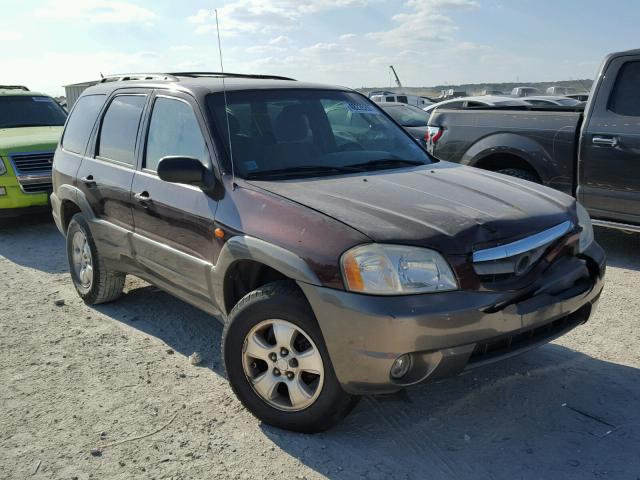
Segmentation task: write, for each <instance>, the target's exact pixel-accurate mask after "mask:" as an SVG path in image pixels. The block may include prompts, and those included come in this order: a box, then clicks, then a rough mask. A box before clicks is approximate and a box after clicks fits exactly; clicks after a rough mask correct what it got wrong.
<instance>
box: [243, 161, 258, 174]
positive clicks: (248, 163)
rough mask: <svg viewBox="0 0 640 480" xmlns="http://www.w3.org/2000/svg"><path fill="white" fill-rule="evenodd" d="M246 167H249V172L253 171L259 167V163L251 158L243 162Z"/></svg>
mask: <svg viewBox="0 0 640 480" xmlns="http://www.w3.org/2000/svg"><path fill="white" fill-rule="evenodd" d="M243 163H244V166H245V168H246V169H247V171H249V172H253V171H254V170H257V169H258V164H257V163H256V162H254V161H253V160H249V161H246V162H243Z"/></svg>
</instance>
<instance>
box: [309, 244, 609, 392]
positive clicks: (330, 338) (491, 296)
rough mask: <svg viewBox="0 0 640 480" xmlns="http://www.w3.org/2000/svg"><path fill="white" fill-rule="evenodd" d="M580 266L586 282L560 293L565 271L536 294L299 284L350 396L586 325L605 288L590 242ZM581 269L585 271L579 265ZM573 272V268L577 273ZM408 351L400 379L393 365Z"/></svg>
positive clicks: (488, 358)
mask: <svg viewBox="0 0 640 480" xmlns="http://www.w3.org/2000/svg"><path fill="white" fill-rule="evenodd" d="M583 257H584V258H583V260H581V261H580V264H581V265H586V266H588V271H589V273H588V278H586V277H585V278H582V279H580V284H579V285H577V286H572V287H571V288H569V287H567V288H564V289H560V291H559V289H558V288H557V285H558V282H560V283H562V280H563V278H562V277H563V275H564V276H569V275H570V273H571V272H569V270H570V269H571V268H573V267H575V263H577V262H578V260H577V259H574V260H575V262H574V263H571V262H568V264H567V272H566V273H565V272H563V271H559V272H558V271H556V273H555V274H554V277H553V278H543V279H541V282H540V285H539V286H538V287H537V289H536V291H535V292H534V293H530V292H531V289H528V292H529V293H527V294H526V295H523V292H522V291H518V292H489V291H456V292H445V293H435V294H426V295H407V296H395V297H381V296H373V295H361V294H355V293H350V292H346V291H341V290H335V289H330V288H324V287H318V286H314V285H309V284H304V283H301V284H300V287H301V288H302V290H303V291H304V293H305V295H306V297H307V299H308V300H309V302H310V304H311V307H312V308H313V311H314V313H315V315H316V318H317V320H318V324H319V325H320V329H321V330H322V334H323V336H324V340H325V342H326V345H327V349H328V351H329V355H330V357H331V362H332V364H333V368H334V370H335V373H336V376H337V378H338V381H339V382H340V383H341V385H342V387H343V388H344V389H345V390H346V391H347V392H350V393H355V394H363V393H385V392H393V391H396V390H398V389H399V388H401V387H404V386H408V385H412V384H415V383H418V382H421V381H424V380H427V379H436V378H443V377H447V376H452V375H456V374H458V373H460V372H462V371H463V370H465V369H467V368H471V367H474V366H478V365H482V364H485V363H489V362H492V361H496V360H499V359H502V358H506V357H509V356H512V355H515V354H517V353H521V352H523V351H526V350H528V349H530V348H533V347H535V346H538V345H542V344H544V343H546V342H549V341H551V340H553V339H554V338H557V337H558V336H560V335H562V334H564V333H566V332H568V331H569V330H571V329H572V328H574V327H575V326H577V325H579V324H581V323H584V322H586V321H587V320H588V319H589V316H590V315H591V313H592V312H593V311H594V307H595V305H596V303H597V301H598V299H599V297H600V293H601V291H602V288H603V285H604V271H605V254H604V251H603V250H602V248H600V246H599V245H597V244H596V243H595V242H594V243H593V244H592V245H591V247H590V248H589V249H588V251H587V252H585V255H584V256H583ZM583 269H584V267H583ZM574 272H575V269H574ZM405 353H411V354H412V358H413V364H412V367H411V369H410V370H409V373H407V375H405V376H404V377H403V378H402V379H400V380H394V379H392V378H391V377H390V375H389V371H390V369H391V366H392V364H393V362H394V360H395V359H396V358H397V357H398V356H400V355H402V354H405Z"/></svg>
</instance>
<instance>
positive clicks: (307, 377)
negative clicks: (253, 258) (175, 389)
mask: <svg viewBox="0 0 640 480" xmlns="http://www.w3.org/2000/svg"><path fill="white" fill-rule="evenodd" d="M223 357H224V362H225V366H226V369H227V376H228V378H229V382H230V383H231V387H232V388H233V390H234V392H235V393H236V395H237V396H238V398H239V399H240V401H241V402H242V403H243V404H244V406H245V407H246V408H247V409H248V410H249V411H250V412H251V413H253V415H255V416H256V417H257V418H258V419H260V420H262V421H263V422H265V423H268V424H270V425H274V426H276V427H280V428H284V429H287V430H294V431H298V432H307V433H313V432H319V431H323V430H326V429H327V428H330V427H331V426H333V425H334V424H336V423H337V422H339V421H340V420H341V419H342V418H343V417H344V416H345V415H347V413H349V411H351V409H352V408H353V406H354V405H355V402H356V399H357V397H353V396H351V395H349V394H347V393H345V392H344V391H343V390H342V388H341V387H340V384H339V383H338V380H337V378H336V376H335V373H334V371H333V367H332V365H331V360H330V359H329V355H328V352H327V349H326V347H325V345H324V340H323V338H322V334H321V332H320V329H319V327H318V324H317V322H316V319H315V317H314V315H313V312H312V311H311V308H310V307H309V304H308V303H307V301H306V299H305V298H304V296H303V295H302V292H300V291H299V290H298V289H297V288H296V286H295V284H290V283H288V282H274V283H271V284H268V285H265V286H263V287H261V288H259V289H257V290H254V291H253V292H251V293H249V294H247V295H246V296H245V297H244V298H243V299H242V300H240V302H239V303H238V305H236V306H235V307H234V309H233V311H232V312H231V315H230V317H229V322H228V323H227V325H226V326H225V330H224V333H223Z"/></svg>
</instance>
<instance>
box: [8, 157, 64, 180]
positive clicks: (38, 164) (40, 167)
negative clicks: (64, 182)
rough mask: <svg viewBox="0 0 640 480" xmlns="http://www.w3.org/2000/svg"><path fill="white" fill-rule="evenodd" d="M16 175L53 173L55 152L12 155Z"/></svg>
mask: <svg viewBox="0 0 640 480" xmlns="http://www.w3.org/2000/svg"><path fill="white" fill-rule="evenodd" d="M9 158H11V163H13V167H14V169H15V171H16V175H33V174H36V173H37V174H40V175H42V174H47V173H49V174H50V173H51V166H52V164H53V152H40V153H16V154H13V155H10V156H9Z"/></svg>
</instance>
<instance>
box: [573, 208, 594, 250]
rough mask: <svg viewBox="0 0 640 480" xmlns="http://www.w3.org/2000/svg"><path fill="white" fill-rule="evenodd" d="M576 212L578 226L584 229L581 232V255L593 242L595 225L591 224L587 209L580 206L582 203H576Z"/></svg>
mask: <svg viewBox="0 0 640 480" xmlns="http://www.w3.org/2000/svg"><path fill="white" fill-rule="evenodd" d="M576 210H577V212H578V225H580V226H581V227H582V232H580V244H579V247H578V248H579V250H580V253H582V252H584V251H585V250H586V249H587V248H589V245H591V243H592V242H593V225H592V224H591V217H590V216H589V212H587V209H586V208H584V207H583V206H582V205H580V202H576Z"/></svg>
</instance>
